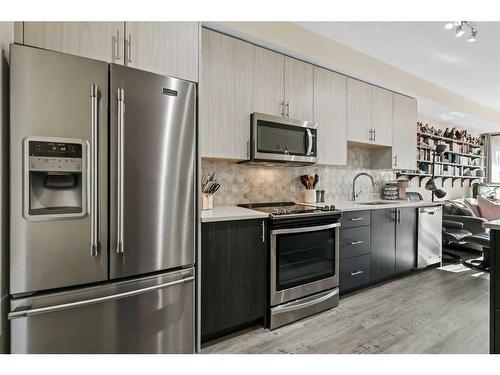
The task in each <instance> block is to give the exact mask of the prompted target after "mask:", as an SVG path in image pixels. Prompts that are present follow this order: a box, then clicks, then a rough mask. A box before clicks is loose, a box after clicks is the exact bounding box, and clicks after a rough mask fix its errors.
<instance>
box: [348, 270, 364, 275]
mask: <svg viewBox="0 0 500 375" xmlns="http://www.w3.org/2000/svg"><path fill="white" fill-rule="evenodd" d="M364 272H365V271H363V270H357V271H354V272H352V271H351V276H356V275H361V274H362V273H364Z"/></svg>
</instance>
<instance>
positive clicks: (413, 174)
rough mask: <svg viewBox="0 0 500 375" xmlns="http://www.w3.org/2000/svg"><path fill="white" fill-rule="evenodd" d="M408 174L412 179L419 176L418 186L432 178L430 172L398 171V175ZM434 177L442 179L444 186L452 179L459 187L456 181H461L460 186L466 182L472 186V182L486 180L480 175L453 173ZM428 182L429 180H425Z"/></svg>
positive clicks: (422, 185) (453, 184)
mask: <svg viewBox="0 0 500 375" xmlns="http://www.w3.org/2000/svg"><path fill="white" fill-rule="evenodd" d="M402 176H406V177H408V179H409V180H410V181H412V180H413V179H414V178H418V187H424V186H425V183H424V180H427V179H430V178H431V176H432V175H431V174H430V173H418V172H398V173H396V177H397V178H399V177H402ZM434 179H435V180H436V181H438V180H441V186H444V183H445V182H446V181H447V180H452V182H451V183H452V186H453V187H457V186H456V185H455V181H460V187H464V182H468V183H469V186H472V183H473V182H474V181H475V180H477V181H478V182H482V181H483V180H484V177H478V176H453V175H436V176H434ZM425 182H427V181H425Z"/></svg>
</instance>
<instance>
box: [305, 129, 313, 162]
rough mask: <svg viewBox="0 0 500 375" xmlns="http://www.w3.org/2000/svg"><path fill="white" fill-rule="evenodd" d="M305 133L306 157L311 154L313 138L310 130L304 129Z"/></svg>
mask: <svg viewBox="0 0 500 375" xmlns="http://www.w3.org/2000/svg"><path fill="white" fill-rule="evenodd" d="M306 133H307V151H306V156H309V155H311V152H312V147H313V136H312V132H311V129H306Z"/></svg>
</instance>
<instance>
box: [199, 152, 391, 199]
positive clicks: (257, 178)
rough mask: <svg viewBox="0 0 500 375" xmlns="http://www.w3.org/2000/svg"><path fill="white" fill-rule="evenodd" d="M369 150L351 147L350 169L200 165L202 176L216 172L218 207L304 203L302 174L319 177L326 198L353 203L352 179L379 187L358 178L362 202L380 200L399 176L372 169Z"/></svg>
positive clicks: (213, 163) (320, 186)
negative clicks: (248, 204) (372, 181)
mask: <svg viewBox="0 0 500 375" xmlns="http://www.w3.org/2000/svg"><path fill="white" fill-rule="evenodd" d="M369 168H370V153H369V151H368V150H364V149H359V148H348V150H347V166H346V167H341V166H326V165H312V166H307V167H282V168H272V167H261V166H255V165H249V164H235V163H230V162H222V161H207V160H203V161H202V163H201V169H202V173H206V172H210V173H211V172H214V171H215V172H216V175H217V180H218V181H219V183H220V185H221V187H220V189H219V191H217V192H216V193H215V195H214V204H215V205H235V204H238V203H255V202H279V201H296V202H302V201H303V194H304V187H303V186H302V184H301V183H300V181H299V176H300V175H303V174H309V175H314V174H315V173H317V174H318V175H319V183H318V185H317V188H319V189H324V190H325V191H326V193H325V199H326V200H327V201H328V200H340V201H345V200H350V199H351V193H352V179H353V178H354V176H355V175H356V174H358V173H359V172H367V173H369V174H371V175H372V176H373V178H374V179H375V182H376V186H375V187H372V185H371V182H370V180H369V178H367V177H360V178H359V179H358V183H357V186H358V189H360V190H362V193H361V195H360V199H379V198H380V195H381V189H382V186H383V185H384V184H385V183H386V182H388V181H394V180H395V179H396V174H395V173H394V172H393V171H387V170H370V169H369Z"/></svg>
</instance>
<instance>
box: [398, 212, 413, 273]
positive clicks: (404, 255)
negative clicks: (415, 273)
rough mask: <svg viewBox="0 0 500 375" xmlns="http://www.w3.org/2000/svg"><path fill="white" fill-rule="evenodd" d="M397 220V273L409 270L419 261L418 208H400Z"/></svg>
mask: <svg viewBox="0 0 500 375" xmlns="http://www.w3.org/2000/svg"><path fill="white" fill-rule="evenodd" d="M397 211H398V212H399V213H398V214H397V220H396V273H402V272H409V271H411V270H412V269H414V268H415V267H416V262H417V230H416V228H417V209H416V208H412V207H407V208H398V209H397Z"/></svg>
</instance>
